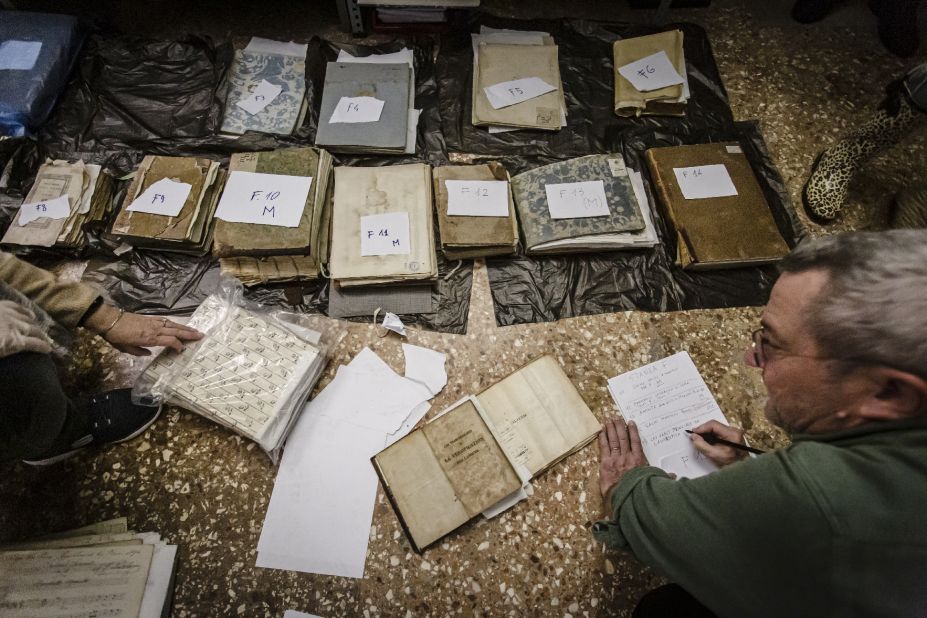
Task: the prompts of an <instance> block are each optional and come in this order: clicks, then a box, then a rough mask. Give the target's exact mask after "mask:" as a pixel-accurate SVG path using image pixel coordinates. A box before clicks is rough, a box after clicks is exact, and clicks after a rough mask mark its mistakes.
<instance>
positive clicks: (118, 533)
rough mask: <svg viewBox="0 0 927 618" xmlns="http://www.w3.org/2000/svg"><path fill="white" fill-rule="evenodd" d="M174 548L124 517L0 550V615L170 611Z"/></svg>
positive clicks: (53, 617)
mask: <svg viewBox="0 0 927 618" xmlns="http://www.w3.org/2000/svg"><path fill="white" fill-rule="evenodd" d="M176 557H177V546H176V545H168V544H166V543H165V542H164V541H163V540H161V536H160V535H159V534H158V533H156V532H143V533H136V532H132V531H130V530H128V526H127V524H126V519H125V517H122V518H119V519H113V520H109V521H104V522H100V523H98V524H92V525H89V526H85V527H83V528H78V529H76V530H68V531H65V532H59V533H57V534H52V535H48V536H45V537H41V538H38V539H35V540H33V541H30V542H26V543H18V544H16V545H12V546H7V547H3V548H0V614H2V615H3V616H17V618H59V617H60V616H112V617H113V618H161V617H163V616H169V615H170V612H171V599H172V597H173V592H174V567H175V565H176Z"/></svg>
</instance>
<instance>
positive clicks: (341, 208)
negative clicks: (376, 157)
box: [329, 163, 438, 286]
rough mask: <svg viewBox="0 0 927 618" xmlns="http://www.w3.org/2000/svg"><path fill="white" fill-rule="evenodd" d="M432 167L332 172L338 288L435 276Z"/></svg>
mask: <svg viewBox="0 0 927 618" xmlns="http://www.w3.org/2000/svg"><path fill="white" fill-rule="evenodd" d="M432 221H433V220H432V214H431V166H429V165H427V164H422V163H413V164H409V165H392V166H389V167H338V168H335V203H334V207H333V213H332V246H331V259H330V262H329V266H330V270H331V277H332V279H334V280H335V281H336V282H337V283H339V284H340V285H342V286H352V285H375V284H385V283H403V282H421V281H430V280H434V279H436V278H437V276H438V268H437V256H436V255H435V241H434V229H433V227H432V226H433V222H432Z"/></svg>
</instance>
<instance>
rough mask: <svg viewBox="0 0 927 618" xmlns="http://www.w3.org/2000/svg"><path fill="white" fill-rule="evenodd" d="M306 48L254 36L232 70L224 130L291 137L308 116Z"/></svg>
mask: <svg viewBox="0 0 927 618" xmlns="http://www.w3.org/2000/svg"><path fill="white" fill-rule="evenodd" d="M306 48H307V46H306V45H304V44H299V43H281V42H278V41H272V40H270V39H262V38H260V37H253V38H252V39H251V41H250V42H249V43H248V46H247V47H245V48H244V49H241V50H237V51H236V52H235V60H234V62H233V63H232V67H231V68H230V69H229V91H228V97H227V98H226V106H225V116H224V117H223V119H222V131H223V132H224V133H229V134H232V135H241V134H243V133H244V132H246V131H259V132H261V133H276V134H281V135H289V134H291V133H293V132H294V131H295V130H296V129H297V128H299V126H300V125H301V124H302V121H303V118H304V117H305V114H306V108H307V102H306Z"/></svg>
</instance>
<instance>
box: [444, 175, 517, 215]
mask: <svg viewBox="0 0 927 618" xmlns="http://www.w3.org/2000/svg"><path fill="white" fill-rule="evenodd" d="M444 184H445V185H447V214H449V215H461V216H465V217H507V216H509V183H508V182H507V181H505V180H445V181H444Z"/></svg>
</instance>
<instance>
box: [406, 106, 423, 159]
mask: <svg viewBox="0 0 927 618" xmlns="http://www.w3.org/2000/svg"><path fill="white" fill-rule="evenodd" d="M421 115H422V110H420V109H410V110H409V129H408V130H407V131H406V154H415V142H416V140H417V139H418V119H419V117H420V116H421Z"/></svg>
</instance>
